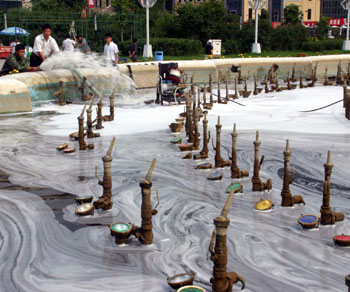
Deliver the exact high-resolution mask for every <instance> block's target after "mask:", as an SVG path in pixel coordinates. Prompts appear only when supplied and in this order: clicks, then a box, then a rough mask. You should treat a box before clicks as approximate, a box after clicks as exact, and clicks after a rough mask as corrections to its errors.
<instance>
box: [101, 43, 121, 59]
mask: <svg viewBox="0 0 350 292" xmlns="http://www.w3.org/2000/svg"><path fill="white" fill-rule="evenodd" d="M118 52H119V49H118V46H117V44H115V43H114V42H110V44H109V45H108V44H106V45H105V49H104V54H105V55H106V56H107V58H108V59H109V60H111V61H113V62H115V55H116V54H118Z"/></svg>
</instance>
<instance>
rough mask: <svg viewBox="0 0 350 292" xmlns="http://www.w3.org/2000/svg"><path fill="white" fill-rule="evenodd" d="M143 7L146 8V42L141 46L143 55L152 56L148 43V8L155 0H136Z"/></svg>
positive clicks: (150, 46) (145, 56)
mask: <svg viewBox="0 0 350 292" xmlns="http://www.w3.org/2000/svg"><path fill="white" fill-rule="evenodd" d="M137 1H139V3H140V5H141V6H142V7H143V8H146V44H145V45H144V47H143V57H144V58H152V57H153V54H152V45H150V43H149V9H150V8H152V7H153V6H154V4H156V2H157V0H137Z"/></svg>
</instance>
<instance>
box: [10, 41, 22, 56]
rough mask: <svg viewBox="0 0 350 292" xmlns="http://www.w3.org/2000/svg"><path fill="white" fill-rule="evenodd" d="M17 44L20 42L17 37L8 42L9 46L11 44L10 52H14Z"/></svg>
mask: <svg viewBox="0 0 350 292" xmlns="http://www.w3.org/2000/svg"><path fill="white" fill-rule="evenodd" d="M18 44H20V42H19V39H18V38H16V40H15V41H13V42H12V43H11V44H10V46H11V48H12V54H14V53H15V52H16V46H17V45H18Z"/></svg>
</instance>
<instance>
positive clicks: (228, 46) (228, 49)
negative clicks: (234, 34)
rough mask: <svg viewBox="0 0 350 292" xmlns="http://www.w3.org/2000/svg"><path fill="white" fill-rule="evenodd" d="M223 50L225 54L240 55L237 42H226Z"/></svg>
mask: <svg viewBox="0 0 350 292" xmlns="http://www.w3.org/2000/svg"><path fill="white" fill-rule="evenodd" d="M222 48H223V49H224V51H225V54H238V53H239V52H240V51H239V47H238V43H237V42H236V41H235V40H229V41H226V42H224V43H223V44H222Z"/></svg>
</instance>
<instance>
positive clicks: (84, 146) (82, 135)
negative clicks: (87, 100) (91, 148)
mask: <svg viewBox="0 0 350 292" xmlns="http://www.w3.org/2000/svg"><path fill="white" fill-rule="evenodd" d="M85 109H86V105H84V108H83V111H82V112H81V114H80V116H79V117H78V124H79V150H86V149H87V144H86V142H85V131H84V112H85Z"/></svg>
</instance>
